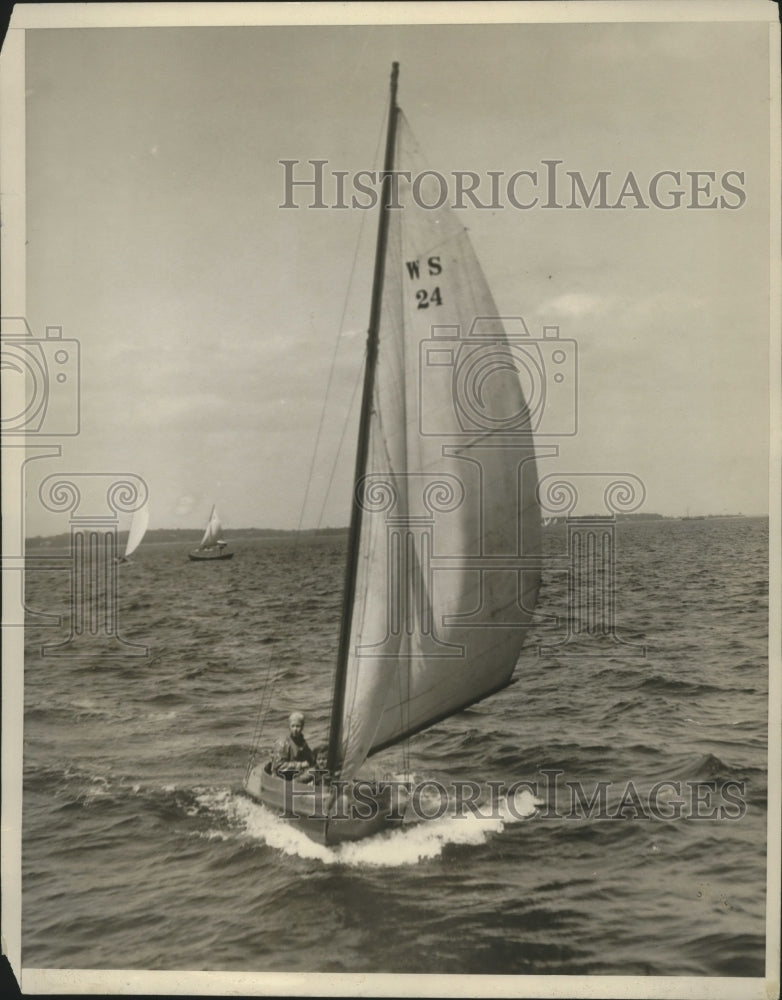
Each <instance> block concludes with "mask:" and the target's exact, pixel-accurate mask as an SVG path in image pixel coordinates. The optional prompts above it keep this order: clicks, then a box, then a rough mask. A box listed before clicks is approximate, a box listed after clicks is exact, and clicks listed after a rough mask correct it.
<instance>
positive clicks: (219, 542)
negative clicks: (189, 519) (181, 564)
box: [187, 504, 234, 562]
mask: <svg viewBox="0 0 782 1000" xmlns="http://www.w3.org/2000/svg"><path fill="white" fill-rule="evenodd" d="M222 532H223V527H222V525H221V524H220V518H219V516H218V514H217V507H216V506H215V505H214V504H213V505H212V513H211V514H210V515H209V520H208V521H207V523H206V530H205V531H204V537H203V538H202V539H201V542H200V544H199V545H198V548H195V549H193V550H192V551H191V552H188V554H187V558H188V559H190V560H192V562H214V561H215V560H218V559H233V557H234V554H233V552H227V551H226V546H227V545H228V542H226V541H224V540H223V539H222V538H220V535H221V534H222Z"/></svg>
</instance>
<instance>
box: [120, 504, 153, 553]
mask: <svg viewBox="0 0 782 1000" xmlns="http://www.w3.org/2000/svg"><path fill="white" fill-rule="evenodd" d="M148 525H149V506H148V505H147V504H144V506H143V507H140V508H139V509H138V510H137V511H135V513H134V514H133V517H132V518H131V521H130V530H129V531H128V541H127V544H126V545H125V555H124V557H123V558H125V559H127V558H128V557H129V556H130V555H132V554H133V553H134V552H135V551H136V549H137V548H138V547H139V545H141V540H142V538H143V537H144V535H145V534H146V532H147V527H148Z"/></svg>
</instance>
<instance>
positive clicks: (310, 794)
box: [244, 762, 406, 847]
mask: <svg viewBox="0 0 782 1000" xmlns="http://www.w3.org/2000/svg"><path fill="white" fill-rule="evenodd" d="M244 789H245V791H246V792H247V794H248V795H249V796H250V798H252V799H254V800H255V801H256V802H260V803H261V804H262V805H264V806H266V808H267V809H269V810H271V812H273V813H274V814H275V815H277V816H280V817H281V818H282V819H285V820H286V821H287V822H289V823H291V825H292V826H295V827H296V828H297V829H299V830H301V831H302V832H303V833H306V835H307V836H308V837H309V838H310V839H311V840H314V841H315V842H316V843H318V844H323V845H325V846H327V847H332V846H334V845H336V844H340V843H344V842H346V841H355V840H363V839H364V838H365V837H371V836H372V835H373V834H376V833H380V832H381V831H383V830H387V829H389V828H394V827H398V826H400V825H401V823H402V820H403V817H404V811H405V806H406V799H405V798H404V797H402V796H399V795H397V796H396V797H395V796H394V795H393V794H392V790H391V788H390V787H382V788H381V789H379V790H378V791H376V792H371V793H369V792H368V791H367V789H368V786H367V789H365V790H364V793H363V794H362V795H361V797H360V799H355V798H354V797H353V795H352V794H351V791H350V790H349V789H348V790H341V794H340V796H338V797H337V796H335V795H334V794H332V789H331V787H330V786H329V785H325V786H318V787H313V786H312V785H306V784H303V783H300V782H298V781H296V780H295V779H293V780H286V779H284V778H281V777H279V776H278V775H276V774H272V770H271V765H270V763H269V762H267V763H266V764H257V765H255V766H253V767H252V768H251V769H250V770H249V772H248V774H247V777H246V778H245V781H244Z"/></svg>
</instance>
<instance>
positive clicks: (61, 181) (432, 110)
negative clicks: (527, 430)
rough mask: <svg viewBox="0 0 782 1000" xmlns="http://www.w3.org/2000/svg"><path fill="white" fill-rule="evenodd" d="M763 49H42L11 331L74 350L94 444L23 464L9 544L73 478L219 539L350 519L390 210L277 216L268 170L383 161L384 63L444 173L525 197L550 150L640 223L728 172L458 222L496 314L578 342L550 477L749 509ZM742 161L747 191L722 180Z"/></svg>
mask: <svg viewBox="0 0 782 1000" xmlns="http://www.w3.org/2000/svg"><path fill="white" fill-rule="evenodd" d="M767 30H768V29H767V26H766V25H765V24H763V23H616V24H613V23H585V24H578V23H548V24H503V25H399V26H362V25H353V26H344V25H343V26H333V27H325V26H283V27H272V26H239V27H166V28H127V27H121V28H94V29H82V28H75V29H73V28H72V29H65V30H63V29H40V30H34V31H30V32H28V34H27V42H26V78H25V88H26V168H25V179H26V225H27V231H26V241H27V246H26V277H27V280H26V304H25V311H26V317H27V320H28V322H29V324H30V327H31V329H32V330H33V332H34V336H36V337H43V331H44V329H45V327H46V326H51V325H56V326H61V327H62V328H63V337H66V338H75V339H77V340H78V341H79V345H80V359H81V370H80V379H79V392H80V403H81V427H80V432H79V434H78V435H77V436H74V437H72V438H67V439H65V438H64V439H62V455H61V457H60V458H57V459H41V460H39V461H37V462H33V463H30V465H29V466H28V470H29V471H28V474H27V482H26V486H27V507H26V523H25V533H26V534H27V535H28V536H32V535H37V534H54V533H57V532H60V531H66V530H68V524H67V516H66V515H63V514H54V513H51V512H49V511H46V510H44V509H43V507H42V506H41V504H40V501H39V500H38V493H37V489H38V483H39V482H40V480H41V479H42V478H44V477H45V476H48V475H50V474H51V473H52V472H55V471H58V472H59V471H66V470H67V471H79V472H101V473H107V472H108V473H122V472H127V473H135V474H136V475H139V476H141V477H142V478H143V479H144V480H145V482H146V483H147V485H148V488H149V492H150V506H151V520H150V527H151V528H163V527H166V528H173V527H179V528H202V527H203V525H204V524H205V523H206V519H207V516H208V514H209V510H210V508H211V505H212V504H213V503H217V505H218V508H219V510H220V513H221V516H222V520H223V524H224V525H225V526H226V527H229V528H245V527H257V528H296V527H298V526H303V527H315V526H337V525H344V524H346V523H347V519H348V497H349V488H350V487H349V484H350V474H351V472H352V462H353V457H352V449H353V447H354V441H355V417H356V407H355V405H354V406H353V407H352V409H351V407H350V401H351V398H352V397H353V393H354V388H355V385H356V382H357V379H358V377H359V373H360V369H361V365H362V355H363V344H364V332H365V329H366V325H367V319H368V312H369V297H370V279H371V270H372V254H373V249H374V239H375V230H376V226H377V215H376V213H375V212H372V211H364V210H360V209H337V208H333V207H332V208H326V209H311V208H308V207H305V206H306V203H307V201H308V195H307V193H306V192H304V191H302V193H301V195H300V196H299V194H298V193H297V195H296V197H297V199H298V201H299V204H300V207H298V208H288V209H283V208H281V207H280V205H281V204H282V203H283V201H284V199H285V192H284V186H283V180H284V168H283V167H282V166H281V163H280V161H281V160H284V159H289V160H300V161H302V164H304V165H305V166H306V161H308V160H310V159H322V160H327V161H328V165H327V168H326V169H327V171H331V170H343V171H349V172H354V171H358V170H361V169H367V170H371V169H378V167H379V161H380V153H379V146H380V138H381V134H382V129H383V119H384V115H385V108H386V102H387V91H388V76H389V70H390V65H391V62H392V60H398V61H399V62H400V64H401V74H400V83H399V95H398V100H399V104H400V106H401V107H402V108H403V110H404V112H405V115H406V117H407V119H408V121H409V122H410V125H411V128H412V130H413V132H414V133H415V135H416V138H417V140H418V142H419V144H420V146H421V148H422V150H423V152H424V155H425V156H426V159H427V161H428V163H429V166H430V167H431V168H432V169H435V170H438V171H440V172H441V173H442V174H444V175H449V174H450V173H451V172H452V171H455V170H463V171H468V170H469V171H474V172H476V173H477V174H478V175H479V177H480V178H482V179H484V182H485V183H486V184H488V183H489V182H488V180H485V179H486V178H488V176H489V173H488V172H489V171H502V172H503V175H504V176H505V177H506V178H507V177H508V176H510V175H511V174H513V173H514V172H516V171H520V170H527V171H537V172H538V176H539V178H542V177H543V174H544V173H545V170H546V168H545V166H544V165H543V161H550V160H560V161H562V162H561V164H560V166H559V167H558V170H559V171H560V172H561V173H560V175H559V176H560V179H561V181H562V183H563V184H564V185H565V186H564V187H563V188H561V189H560V195H561V201H563V202H567V201H568V200H569V197H570V189H569V182H567V176H566V173H565V172H566V171H571V172H579V174H580V175H581V176H582V177H583V179H584V182H585V183H586V184H587V186H588V187H591V184H592V183H593V181H594V179H595V177H596V176H597V174H598V172H599V171H609V172H610V176H609V179H608V181H607V185H608V192H609V194H608V201H609V203H614V202H615V201H616V200H617V198H618V195H619V193H620V191H621V189H622V183H623V181H624V180H625V178H626V176H627V174H628V172H630V171H632V173H633V176H634V178H635V179H636V180H637V182H638V185H639V189H640V191H641V192H642V194H643V196H644V197H645V198H646V201H647V202H648V201H649V198H648V190H649V182H650V179H651V178H652V177H653V176H654V175H655V174H657V173H659V172H660V171H673V172H679V173H680V175H681V177H682V179H683V180H684V181H685V184H684V185H683V187H684V188H685V189H686V187H687V183H689V182H688V181H687V172H688V171H712V172H714V174H715V178H716V180H715V183H714V185H713V190H712V191H711V192H710V193H707V194H704V195H699V196H698V198H699V200H701V201H710V200H712V199H713V198H714V196H715V195H716V196H717V199H718V207H716V208H713V209H712V208H705V209H697V208H692V207H679V208H675V209H672V210H664V209H661V208H657V207H655V206H653V205H652V206H651V207H649V208H645V209H643V208H641V209H639V208H635V207H633V206H634V205H635V204H636V203H637V202H636V199H635V198H634V197H633V196H628V197H626V198H625V199H624V200H623V204H624V205H625V206H626V207H625V208H623V209H611V210H605V209H603V210H601V209H598V208H595V207H591V208H580V209H579V208H577V209H566V208H563V209H544V208H542V207H541V204H539V205H538V206H536V207H534V208H531V209H518V208H515V207H514V206H513V205H512V204H510V203H509V202H508V200H507V199H504V200H503V204H502V205H501V206H499V207H494V208H485V209H480V208H476V207H467V208H465V209H463V210H460V211H459V213H458V214H459V215H460V217H461V218H462V221H463V223H464V225H466V226H467V227H468V229H469V232H470V236H471V239H472V241H473V244H474V246H475V249H476V252H477V254H478V257H479V259H480V260H481V263H482V266H483V269H484V272H485V274H486V276H487V278H488V281H489V284H490V286H491V288H492V291H493V293H494V297H495V300H496V303H497V306H498V309H499V311H500V313H501V314H502V315H506V316H523V317H524V319H525V322H526V324H527V326H528V328H529V330H530V333H531V335H532V336H533V337H536V338H540V337H542V330H543V327H544V326H558V327H559V329H560V337H561V338H563V339H568V340H572V341H575V342H576V344H577V357H578V394H577V399H576V401H575V402H574V404H573V405H574V407H575V408H576V410H577V416H578V432H577V433H576V434H575V435H572V436H568V437H562V438H558V439H556V441H554V439H551V440H549V441H547V442H546V443H548V444H551V443H552V441H554V443H557V444H558V448H559V452H558V455H557V456H556V457H552V458H546V459H545V460H541V463H540V472H541V475H543V474H549V473H561V474H565V473H625V474H628V475H633V476H636V477H638V478H639V479H640V480H641V481H642V482H643V484H644V487H645V490H646V499H645V503H644V506H643V508H642V510H645V511H649V512H656V513H661V514H666V515H684V514H686V513H692V514H696V513H697V514H720V513H738V512H743V513H745V514H763V513H766V512H767V510H768V489H769V487H768V482H769V470H768V447H769V388H770V386H769V335H770V320H769V308H770V277H769V262H770V253H769V245H770V232H769V217H770V202H769V176H770V172H769V161H770V155H771V152H770V149H771V147H770V126H769V91H770V82H769V63H768V40H767ZM297 169H301V170H304V166H302V167H300V168H297ZM729 171H735V172H736V173H735V174H730V175H729V180H730V178H732V181H731V182H732V184H733V185H734V187H738V188H739V189H740V191H741V195H737V194H735V193H734V192H731V191H730V190H729V189H727V188H725V187H724V186H721V178H722V177H723V176H724V175H725V174H726V173H727V172H729ZM739 175H741V176H742V177H743V180H739V179H738V178H739ZM299 176H301V175H299ZM528 182H529V178H527V179H526V181H525V180H523V179H522V180H521V181H520V182H519V187H518V189H517V190H518V192H519V195H520V196H523V197H524V198H526V197H528V196H530V192H531V190H532V187H531V182H530V183H528ZM666 184H667V185H668V186H667V187H666ZM525 185H526V186H525ZM673 186H675V185H673V181H672V180H671V179H670V178H669V177H668V178H667V179H666V181H665V183H662V182H661V186H660V190H661V191H663V192H667V191H668V190H670V189H671V187H673ZM482 190H483V191H484V194H482V195H481V197H484V198H485V199H486V200H487V201H488V200H490V199H489V198H488V188H484V189H482ZM329 191H330V188H328V186H327V197H328V192H329ZM538 193H540V192H539V191H538ZM720 196H722V197H723V198H724V201H725V202H726V203H727V204H726V205H725V206H723V207H719V197H720ZM544 197H545V195H544ZM542 200H543V199H541V203H542ZM691 200H692V195H691V192H690V193H688V194H687V195H686V196H685V197H684V199H683V201H684V203H685V206H686V204H687V203H688V202H689V201H691ZM736 204H738V207H729V206H733V205H736ZM330 371H331V372H332V375H331V376H330V375H329V373H330ZM329 384H330V393H329V403H328V405H327V406H326V407H325V411H324V398H325V393H326V389H327V386H328V385H329ZM774 391H776V386H775V387H774ZM321 424H322V430H321V431H320V432H319V431H318V428H319V425H321ZM340 441H342V447H341V450H340V448H339V445H340ZM308 483H309V485H308ZM123 526H124V525H123Z"/></svg>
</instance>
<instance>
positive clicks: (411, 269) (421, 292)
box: [405, 257, 443, 309]
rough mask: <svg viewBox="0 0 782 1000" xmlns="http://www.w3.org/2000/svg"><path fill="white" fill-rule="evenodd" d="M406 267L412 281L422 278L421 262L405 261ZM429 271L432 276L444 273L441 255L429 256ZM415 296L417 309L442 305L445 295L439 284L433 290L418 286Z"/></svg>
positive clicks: (427, 264)
mask: <svg viewBox="0 0 782 1000" xmlns="http://www.w3.org/2000/svg"><path fill="white" fill-rule="evenodd" d="M405 267H406V268H407V274H408V276H409V278H410V279H411V280H412V281H418V280H419V279H420V273H421V264H420V261H417V260H407V261H405ZM426 269H427V273H428V275H429V276H430V277H433V278H434V277H437V275H439V274H442V273H443V265H442V262H441V260H440V258H439V257H429V258H427V261H426ZM415 298H416V302H417V306H416V308H417V309H428V308H429V306H441V305H442V304H443V297H442V294H441V292H440V286H439V285H437V286H436V287H435V288H433V289H432V290H431V291H428V290H427V289H426V288H418V289H416V292H415Z"/></svg>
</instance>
